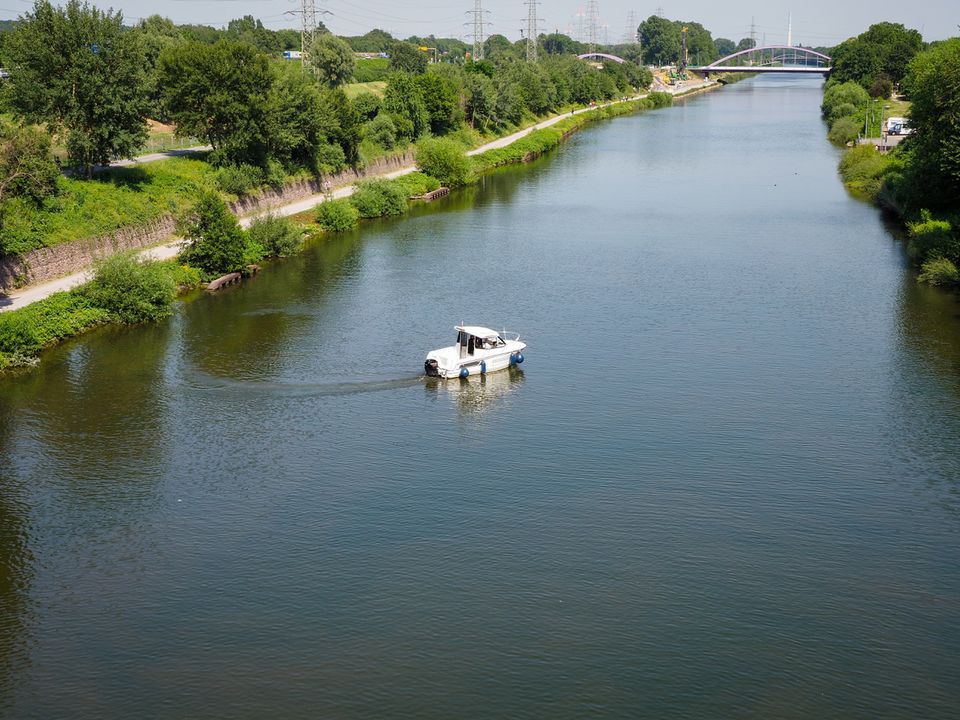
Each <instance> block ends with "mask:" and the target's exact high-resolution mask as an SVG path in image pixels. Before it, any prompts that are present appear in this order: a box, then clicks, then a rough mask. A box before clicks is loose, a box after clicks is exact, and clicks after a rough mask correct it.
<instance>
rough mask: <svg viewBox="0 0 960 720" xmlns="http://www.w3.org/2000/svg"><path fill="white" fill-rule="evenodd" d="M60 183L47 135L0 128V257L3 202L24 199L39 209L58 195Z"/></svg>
mask: <svg viewBox="0 0 960 720" xmlns="http://www.w3.org/2000/svg"><path fill="white" fill-rule="evenodd" d="M59 181H60V171H59V169H58V168H57V165H56V163H55V162H54V161H53V155H52V154H51V152H50V137H49V136H48V135H47V134H46V133H43V132H40V131H39V130H35V129H32V128H24V127H8V126H6V125H0V253H2V252H3V239H2V232H3V215H4V214H5V213H4V209H5V207H6V206H5V201H6V200H10V199H11V198H23V199H24V200H25V201H27V202H29V203H30V204H32V205H34V206H39V205H40V204H42V203H43V201H44V200H46V199H47V198H48V197H51V196H53V195H55V194H56V193H57V192H58V191H59V187H60V186H59Z"/></svg>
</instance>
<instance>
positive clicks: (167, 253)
mask: <svg viewBox="0 0 960 720" xmlns="http://www.w3.org/2000/svg"><path fill="white" fill-rule="evenodd" d="M713 84H714V83H702V84H700V85H695V86H690V87H685V88H683V92H688V91H690V90H693V89H696V88H699V87H707V86H709V85H713ZM643 97H646V95H645V94H644V95H635V96H633V97H629V98H627V99H626V100H614V101H612V102H608V103H603V104H602V105H594V106H592V107H585V108H580V109H579V110H573V111H571V112H569V113H563V114H562V115H555V116H554V117H551V118H547V119H546V120H542V121H540V122H538V123H536V124H535V125H531V126H530V127H528V128H524V129H523V130H519V131H518V132H515V133H512V134H510V135H506V136H504V137H502V138H498V139H497V140H493V141H492V142H488V143H487V144H485V145H481V146H480V147H478V148H474V149H473V150H470V151H468V152H467V155H479V154H480V153H482V152H486V151H487V150H495V149H497V148H502V147H506V146H507V145H510V144H512V143H514V142H516V141H517V140H519V139H520V138H522V137H526V136H527V135H529V134H530V133H532V132H534V131H536V130H541V129H543V128H546V127H550V126H551V125H556V124H557V123H558V122H560V121H561V120H563V119H565V118H568V117H570V116H571V115H578V114H580V113H584V112H589V111H591V110H596V109H597V108H603V107H608V106H610V105H616V104H617V103H621V102H629V101H631V100H639V99H641V98H643ZM174 153H180V154H185V152H184V151H179V150H178V151H174ZM160 156H163V157H160ZM172 156H174V155H173V154H172V153H157V157H153V156H145V157H144V158H137V159H136V161H121V162H127V163H128V164H133V163H134V162H150V161H151V160H147V159H146V158H147V157H150V158H152V159H154V160H162V159H164V158H165V157H172ZM414 170H416V167H415V166H414V165H410V166H409V167H405V168H401V169H400V170H394V171H393V172H389V173H384V174H382V175H377V176H376V177H377V178H380V179H385V180H390V179H393V178H397V177H400V176H401V175H407V174H409V173H412V172H413V171H414ZM355 190H356V186H355V185H348V186H346V187H341V188H337V189H336V190H334V191H333V192H332V193H330V194H329V195H311V196H310V197H306V198H303V199H302V200H298V201H296V202H294V203H290V204H289V205H283V206H281V207H278V208H274V209H272V210H269V211H265V212H260V213H256V214H254V215H250V216H248V217H244V218H241V219H240V224H241V225H242V226H243V227H249V226H250V223H251V222H253V220H254V219H255V218H257V217H259V216H262V215H267V214H270V213H272V214H274V215H280V216H283V217H289V216H291V215H298V214H299V213H302V212H306V211H308V210H310V209H311V208H314V207H316V206H317V205H319V204H320V203H322V202H324V201H325V200H326V199H327V198H328V197H332V198H333V199H339V198H345V197H350V196H351V195H353V193H354V191H355ZM183 242H184V241H183V240H182V239H177V240H175V241H173V242H170V243H166V244H164V245H158V246H155V247H152V248H147V249H146V250H143V251H142V252H140V254H139V255H140V257H142V258H150V259H154V260H168V259H170V258H173V257H176V255H177V254H178V253H179V252H180V249H181V247H182V246H183ZM91 275H92V272H91V271H90V270H89V269H88V270H82V271H80V272H76V273H73V274H71V275H66V276H65V277H62V278H58V279H56V280H50V281H49V282H45V283H40V284H37V285H30V286H27V287H25V288H22V289H20V290H17V291H15V292H13V293H12V294H10V295H8V296H6V297H5V296H3V295H2V294H0V312H4V311H6V310H16V309H18V308H22V307H25V306H27V305H30V304H31V303H35V302H37V301H38V300H43V299H44V298H46V297H49V296H51V295H53V294H54V293H58V292H62V291H64V290H70V289H71V288H74V287H76V286H77V285H82V284H83V283H85V282H87V281H88V280H90V277H91Z"/></svg>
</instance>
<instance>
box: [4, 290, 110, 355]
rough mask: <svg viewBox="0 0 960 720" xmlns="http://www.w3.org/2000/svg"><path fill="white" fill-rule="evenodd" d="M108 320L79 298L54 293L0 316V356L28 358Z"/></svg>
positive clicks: (101, 310) (105, 314)
mask: <svg viewBox="0 0 960 720" xmlns="http://www.w3.org/2000/svg"><path fill="white" fill-rule="evenodd" d="M109 318H110V312H109V311H108V310H106V309H104V308H99V307H94V306H93V305H92V304H91V303H90V301H89V300H88V299H87V298H85V297H83V295H81V294H78V293H76V292H61V293H56V294H54V295H51V296H50V297H48V298H45V299H44V300H40V301H39V302H35V303H32V304H31V305H27V306H26V307H24V308H21V309H19V310H11V311H8V312H5V313H0V353H2V354H5V355H8V356H10V357H12V358H15V359H16V358H20V357H30V356H33V355H36V354H37V353H38V352H40V350H42V349H43V348H44V347H46V346H47V345H51V344H52V343H54V342H56V341H57V340H62V339H64V338H68V337H72V336H73V335H76V334H78V333H80V332H82V331H83V330H86V329H87V328H90V327H93V326H95V325H100V324H103V323H105V322H107V320H109ZM7 364H10V363H9V358H8V362H7ZM15 364H20V363H15Z"/></svg>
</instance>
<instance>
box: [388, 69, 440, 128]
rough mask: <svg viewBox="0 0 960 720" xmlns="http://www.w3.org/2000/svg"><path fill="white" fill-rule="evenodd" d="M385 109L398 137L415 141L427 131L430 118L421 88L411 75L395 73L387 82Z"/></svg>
mask: <svg viewBox="0 0 960 720" xmlns="http://www.w3.org/2000/svg"><path fill="white" fill-rule="evenodd" d="M383 108H384V110H386V112H387V113H388V114H389V115H390V117H391V118H392V119H393V123H394V125H396V126H397V135H398V136H399V137H400V138H402V139H404V140H415V139H417V138H418V137H420V136H421V135H423V133H425V132H426V131H427V128H428V127H429V126H430V116H429V114H428V113H427V106H426V105H425V104H424V102H423V95H422V94H421V93H420V87H419V86H418V85H417V83H416V81H415V80H414V77H413V75H410V74H409V73H402V72H400V73H393V74H392V75H391V76H390V79H389V80H388V81H387V90H386V93H385V94H384V97H383Z"/></svg>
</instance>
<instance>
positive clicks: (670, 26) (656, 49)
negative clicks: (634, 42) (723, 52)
mask: <svg viewBox="0 0 960 720" xmlns="http://www.w3.org/2000/svg"><path fill="white" fill-rule="evenodd" d="M637 32H638V34H639V35H640V45H641V47H642V48H643V58H644V61H645V62H646V63H647V64H648V65H663V64H670V63H675V62H677V60H679V58H680V32H679V29H678V28H677V25H676V23H674V22H673V21H671V20H667V19H666V18H662V17H660V16H659V15H651V16H650V17H648V18H647V19H646V20H644V21H643V22H642V23H640V27H639V28H637ZM714 49H716V48H714Z"/></svg>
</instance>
